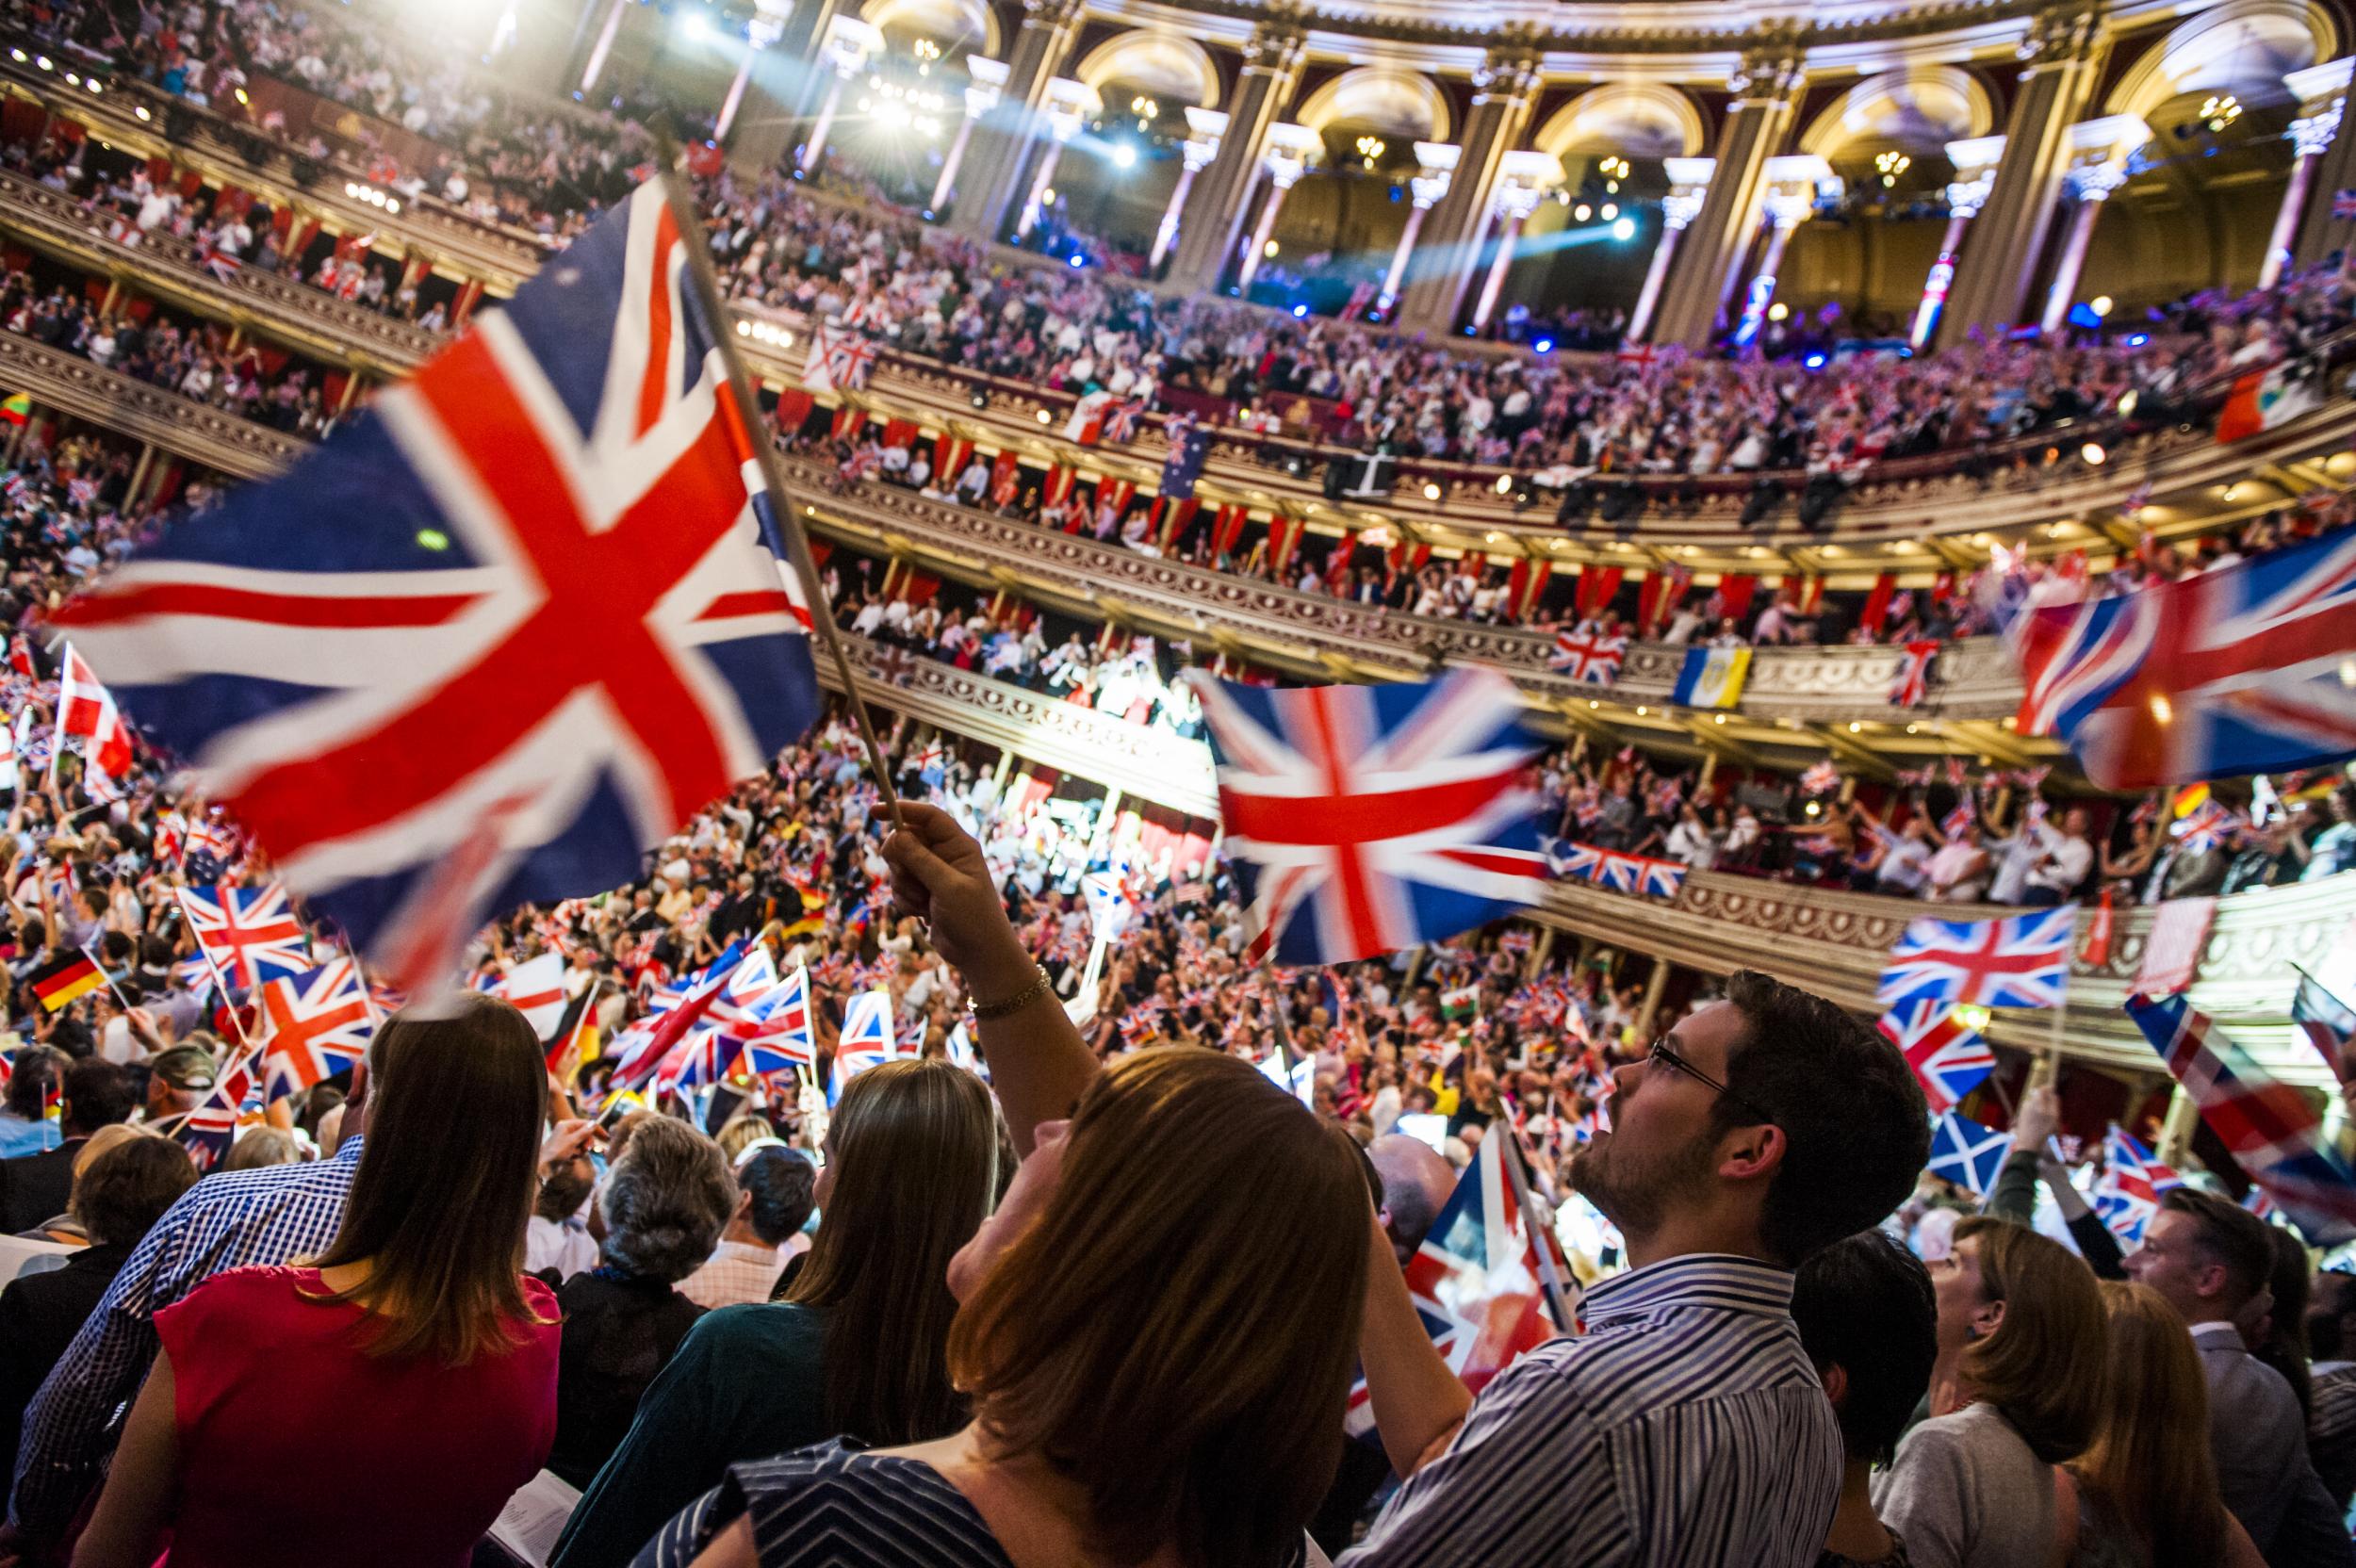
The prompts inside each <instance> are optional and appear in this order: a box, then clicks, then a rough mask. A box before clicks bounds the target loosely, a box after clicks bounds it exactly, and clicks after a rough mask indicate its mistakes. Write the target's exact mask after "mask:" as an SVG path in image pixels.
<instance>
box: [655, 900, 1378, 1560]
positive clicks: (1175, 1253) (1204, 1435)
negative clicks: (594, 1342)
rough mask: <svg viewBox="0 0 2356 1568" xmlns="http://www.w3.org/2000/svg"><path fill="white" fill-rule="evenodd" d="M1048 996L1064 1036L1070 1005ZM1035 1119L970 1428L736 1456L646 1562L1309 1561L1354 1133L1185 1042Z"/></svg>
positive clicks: (1350, 1305) (1344, 1298)
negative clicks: (864, 1444)
mask: <svg viewBox="0 0 2356 1568" xmlns="http://www.w3.org/2000/svg"><path fill="white" fill-rule="evenodd" d="M998 918H999V919H1000V920H1002V921H1003V920H1004V918H1005V917H1004V915H1003V914H1000V915H999V917H998ZM933 920H934V923H935V929H936V931H937V932H938V931H940V930H941V929H942V909H941V905H940V904H936V905H935V906H934V912H933ZM964 935H965V936H967V937H969V938H970V937H971V935H972V934H971V933H966V934H964ZM950 941H951V944H952V947H953V949H954V950H955V951H958V952H962V953H968V954H970V953H973V952H974V951H975V950H974V948H973V946H972V945H969V942H968V941H965V940H959V939H954V938H953V939H950ZM980 994H981V995H982V996H983V998H984V1000H985V1001H995V1000H997V999H996V998H994V997H992V996H990V993H989V992H987V991H984V992H981V993H980ZM1025 1010H1033V1011H1036V1012H1037V1014H1038V1016H1037V1018H1035V1019H1033V1020H1031V1021H1029V1027H1031V1028H1033V1029H1037V1030H1040V1031H1045V1030H1048V1029H1052V1028H1054V1027H1055V1023H1054V1020H1055V1019H1062V1018H1063V1014H1062V1011H1061V1009H1060V1008H1056V1009H1055V1011H1054V1013H1053V1016H1052V1018H1051V1017H1050V1015H1049V1014H1048V1012H1047V1010H1046V1009H1044V1008H1039V1009H1027V1008H1026V1009H1025ZM984 1026H985V1027H989V1026H990V1025H989V1024H988V1023H985V1025H984ZM1061 1029H1062V1032H1063V1033H1065V1034H1066V1035H1067V1036H1068V1039H1067V1040H1066V1041H1065V1042H1063V1044H1064V1046H1065V1048H1068V1049H1071V1050H1079V1051H1084V1050H1085V1047H1083V1046H1082V1045H1081V1044H1080V1040H1079V1037H1078V1035H1077V1033H1076V1032H1073V1031H1072V1025H1071V1022H1070V1021H1069V1020H1068V1019H1067V1020H1064V1021H1063V1022H1062V1025H1061ZM1025 1132H1026V1133H1035V1137H1036V1141H1035V1145H1034V1148H1033V1150H1032V1152H1031V1154H1030V1155H1029V1157H1028V1158H1026V1159H1025V1160H1024V1161H1023V1166H1022V1168H1021V1169H1020V1170H1019V1171H1018V1172H1017V1173H1016V1176H1015V1180H1014V1184H1013V1185H1012V1186H1011V1187H1010V1188H1009V1189H1008V1190H1007V1193H1006V1201H1005V1203H1004V1204H1003V1206H1002V1207H1001V1208H1000V1210H999V1212H998V1213H997V1214H996V1215H995V1216H994V1217H992V1218H991V1219H990V1221H989V1222H987V1223H985V1224H984V1225H983V1227H982V1229H981V1231H980V1232H979V1233H977V1234H976V1235H975V1236H974V1237H973V1241H971V1242H970V1243H968V1245H967V1246H966V1248H965V1250H963V1251H962V1252H960V1253H959V1254H958V1257H957V1264H956V1265H955V1266H953V1268H952V1270H951V1272H950V1283H951V1287H952V1288H953V1289H955V1290H957V1292H958V1293H959V1296H960V1299H961V1300H962V1303H963V1304H962V1305H961V1306H960V1308H959V1309H958V1312H957V1321H956V1324H955V1326H954V1327H953V1328H952V1330H951V1331H950V1337H949V1375H950V1380H951V1381H952V1382H953V1383H954V1384H955V1385H956V1386H957V1388H959V1389H962V1390H963V1391H964V1392H965V1394H966V1396H967V1397H968V1398H970V1399H971V1400H972V1403H973V1420H972V1421H971V1423H970V1424H968V1425H967V1426H966V1427H965V1428H964V1429H962V1430H959V1431H957V1432H956V1433H954V1434H953V1435H951V1436H948V1437H945V1438H942V1439H940V1440H938V1441H935V1442H930V1443H919V1444H912V1445H903V1446H894V1447H890V1448H882V1449H874V1450H869V1451H865V1452H861V1451H859V1450H856V1449H854V1448H851V1447H848V1446H844V1445H843V1444H842V1443H840V1442H833V1443H825V1444H820V1445H818V1446H815V1447H810V1448H804V1449H800V1450H798V1451H796V1452H794V1453H791V1454H785V1455H782V1456H779V1457H778V1458H776V1459H772V1460H767V1461H762V1462H753V1463H747V1464H737V1465H733V1466H731V1467H730V1468H729V1470H728V1475H727V1478H725V1479H724V1480H723V1481H722V1482H721V1484H720V1486H719V1487H718V1488H717V1489H716V1490H715V1491H712V1492H711V1493H708V1494H706V1495H704V1496H703V1497H702V1498H701V1499H699V1500H698V1501H697V1502H695V1504H694V1505H693V1506H692V1507H690V1508H689V1509H688V1510H687V1511H684V1512H683V1513H681V1514H680V1515H679V1517H677V1518H676V1519H674V1520H672V1521H671V1522H670V1523H668V1524H666V1525H665V1526H664V1527H663V1530H662V1532H661V1533H660V1534H659V1535H657V1536H656V1537H655V1539H654V1540H653V1542H651V1543H650V1544H648V1545H647V1547H646V1550H645V1551H644V1552H643V1553H641V1554H640V1556H639V1558H638V1563H639V1564H640V1565H641V1568H684V1565H686V1564H689V1563H694V1564H696V1565H697V1568H752V1565H754V1564H759V1565H761V1568H785V1565H798V1564H816V1563H840V1562H846V1561H851V1560H858V1561H877V1562H898V1561H908V1562H924V1563H927V1564H940V1565H943V1568H1007V1564H1009V1563H1011V1562H1015V1561H1021V1562H1038V1563H1142V1562H1156V1563H1202V1564H1212V1563H1219V1564H1236V1565H1241V1568H1251V1565H1259V1564H1267V1565H1269V1568H1275V1565H1279V1564H1284V1563H1289V1562H1297V1561H1299V1560H1300V1559H1301V1552H1302V1547H1303V1536H1302V1533H1301V1532H1302V1527H1303V1526H1304V1525H1305V1524H1306V1523H1307V1522H1308V1519H1309V1515H1310V1513H1311V1511H1313V1510H1314V1509H1315V1508H1316V1506H1317V1499H1318V1498H1319V1497H1320V1496H1321V1495H1323V1494H1324V1491H1325V1488H1326V1486H1327V1484H1328V1482H1330V1481H1331V1480H1332V1478H1333V1468H1334V1462H1335V1460H1336V1459H1337V1458H1338V1456H1339V1454H1340V1451H1341V1445H1342V1441H1343V1438H1342V1412H1343V1408H1344V1405H1345V1402H1346V1400H1347V1397H1348V1394H1349V1388H1350V1377H1351V1363H1352V1360H1353V1356H1352V1348H1351V1347H1352V1344H1353V1342H1354V1340H1355V1332H1354V1331H1355V1330H1356V1328H1357V1323H1356V1321H1355V1319H1356V1317H1357V1315H1358V1310H1359V1309H1358V1305H1357V1303H1358V1302H1359V1301H1360V1300H1361V1299H1362V1298H1363V1295H1364V1291H1365V1279H1366V1250H1367V1248H1368V1245H1369V1243H1370V1241H1371V1240H1372V1238H1373V1237H1374V1236H1376V1235H1377V1234H1379V1233H1377V1232H1375V1230H1374V1228H1373V1225H1372V1223H1371V1220H1372V1214H1373V1210H1372V1205H1371V1203H1370V1201H1369V1187H1368V1183H1367V1180H1366V1175H1365V1171H1364V1166H1363V1163H1362V1162H1361V1160H1360V1159H1359V1157H1358V1155H1357V1153H1356V1152H1355V1150H1354V1147H1353V1145H1352V1144H1351V1143H1350V1139H1349V1138H1348V1136H1347V1135H1345V1134H1343V1133H1342V1132H1341V1131H1339V1130H1338V1129H1336V1128H1334V1127H1333V1126H1330V1125H1328V1124H1326V1123H1324V1122H1322V1121H1321V1120H1320V1119H1318V1118H1317V1117H1316V1116H1314V1115H1313V1114H1312V1113H1310V1112H1309V1111H1308V1110H1307V1109H1306V1108H1305V1107H1303V1106H1302V1105H1301V1103H1299V1102H1298V1101H1296V1100H1294V1099H1293V1098H1292V1097H1291V1096H1290V1095H1288V1094H1286V1093H1284V1091H1283V1090H1281V1089H1278V1088H1277V1087H1275V1086H1273V1085H1271V1084H1270V1083H1268V1080H1267V1079H1266V1078H1264V1077H1262V1076H1261V1075H1260V1073H1259V1072H1258V1070H1255V1069H1254V1068H1252V1065H1251V1064H1250V1063H1248V1062H1242V1061H1238V1060H1236V1059H1235V1058H1234V1057H1230V1056H1225V1055H1220V1054H1216V1053H1212V1052H1207V1051H1200V1050H1194V1049H1191V1048H1187V1047H1183V1046H1181V1047H1162V1048H1156V1049H1153V1050H1147V1051H1142V1052H1139V1053H1137V1054H1134V1055H1131V1056H1127V1057H1123V1058H1122V1059H1121V1060H1120V1061H1118V1062H1116V1063H1114V1064H1113V1065H1112V1067H1111V1068H1109V1069H1108V1070H1105V1071H1104V1073H1103V1074H1102V1076H1101V1077H1099V1078H1097V1079H1096V1080H1095V1082H1094V1084H1093V1086H1091V1087H1089V1088H1088V1090H1087V1091H1086V1093H1084V1094H1083V1095H1082V1097H1081V1099H1080V1103H1079V1104H1078V1105H1077V1106H1076V1107H1075V1108H1074V1109H1073V1111H1072V1118H1071V1119H1070V1120H1069V1121H1068V1122H1065V1121H1053V1122H1047V1123H1045V1124H1043V1125H1035V1127H1033V1128H1026V1129H1025ZM1269 1192H1282V1193H1284V1200H1285V1201H1284V1202H1283V1203H1281V1204H1279V1203H1270V1202H1268V1201H1267V1195H1268V1193H1269ZM821 1520H823V1521H824V1522H825V1527H824V1529H823V1530H820V1529H817V1528H814V1526H815V1525H816V1523H817V1522H818V1521H821Z"/></svg>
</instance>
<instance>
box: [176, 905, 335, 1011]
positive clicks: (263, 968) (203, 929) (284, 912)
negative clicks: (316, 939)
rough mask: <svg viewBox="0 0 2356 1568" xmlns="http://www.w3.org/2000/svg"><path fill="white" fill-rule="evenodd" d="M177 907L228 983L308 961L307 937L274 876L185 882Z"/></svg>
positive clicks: (276, 974) (253, 980) (241, 983)
mask: <svg viewBox="0 0 2356 1568" xmlns="http://www.w3.org/2000/svg"><path fill="white" fill-rule="evenodd" d="M180 908H181V910H182V912H184V913H185V914H186V915H187V916H188V929H189V930H190V931H192V932H194V933H195V935H196V941H197V945H198V946H199V947H201V948H203V949H204V951H205V957H207V958H209V959H211V960H212V962H213V965H214V967H215V968H217V969H218V970H220V971H221V980H222V982H223V983H224V984H225V985H227V986H229V987H230V988H232V989H243V988H247V987H252V986H258V985H261V984H262V983H264V982H265V981H269V980H276V979H280V978H283V977H285V976H286V975H291V974H301V973H303V972H304V971H306V970H308V969H310V968H311V967H312V962H311V944H310V941H309V939H307V938H305V937H304V936H303V926H302V923H300V922H298V921H297V920H296V919H295V917H294V910H293V909H291V908H290V907H287V904H286V889H284V888H282V887H280V886H279V885H278V884H277V883H275V882H273V883H271V884H270V886H268V887H266V888H231V887H218V888H183V889H181V890H180Z"/></svg>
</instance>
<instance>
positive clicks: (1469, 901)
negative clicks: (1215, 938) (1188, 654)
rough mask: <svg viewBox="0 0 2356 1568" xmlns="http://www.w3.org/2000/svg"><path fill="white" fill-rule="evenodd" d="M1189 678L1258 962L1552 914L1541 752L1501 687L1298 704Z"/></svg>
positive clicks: (1308, 694) (1419, 690)
mask: <svg viewBox="0 0 2356 1568" xmlns="http://www.w3.org/2000/svg"><path fill="white" fill-rule="evenodd" d="M1190 678H1191V679H1192V680H1193V682H1194V690H1195V693H1196V694H1197V696H1199V697H1200V698H1201V700H1202V704H1203V717H1204V719H1206V720H1207V721H1208V723H1209V727H1210V731H1211V746H1212V750H1213V753H1214V755H1215V756H1216V758H1217V760H1218V762H1219V812H1220V816H1221V819H1222V821H1223V823H1224V825H1225V829H1226V850H1227V855H1228V861H1229V865H1230V867H1231V869H1232V870H1233V871H1234V872H1235V880H1236V884H1237V886H1238V888H1239V890H1241V892H1242V895H1243V904H1244V928H1245V931H1246V934H1247V937H1248V944H1247V948H1246V956H1247V957H1248V958H1249V959H1250V961H1252V962H1254V963H1257V962H1260V961H1262V960H1263V959H1266V958H1268V957H1271V956H1272V957H1273V958H1274V959H1275V961H1277V962H1278V963H1284V964H1331V963H1339V962H1342V961H1344V960H1346V959H1350V958H1366V957H1372V956H1374V955H1376V954H1379V953H1390V952H1396V951H1398V950H1399V949H1401V948H1408V947H1414V946H1415V945H1416V944H1417V943H1419V942H1429V941H1438V940H1440V939H1443V938H1447V937H1452V936H1455V935H1456V934H1457V933H1458V932H1461V931H1468V930H1470V929H1471V928H1472V927H1474V926H1476V925H1485V924H1487V923H1489V922H1490V921H1493V920H1496V919H1497V918H1498V917H1499V916H1501V915H1505V914H1508V913H1511V912H1512V911H1513V910H1515V909H1519V908H1525V907H1529V906H1530V905H1533V904H1536V903H1538V902H1539V901H1540V900H1541V899H1542V898H1544V897H1545V896H1546V861H1545V858H1544V857H1543V856H1541V855H1540V853H1539V850H1538V822H1537V815H1536V808H1537V804H1538V793H1537V791H1536V789H1535V788H1534V787H1533V786H1532V785H1531V783H1530V780H1529V779H1528V777H1527V771H1528V763H1529V761H1530V758H1531V757H1532V756H1534V755H1535V754H1536V752H1537V749H1538V746H1539V741H1538V738H1537V736H1536V735H1535V734H1534V733H1532V732H1531V731H1530V730H1529V729H1527V728H1525V727H1523V725H1522V720H1521V712H1522V708H1521V700H1520V697H1519V695H1518V694H1517V693H1516V691H1515V688H1514V686H1513V681H1511V680H1510V679H1508V678H1506V677H1505V676H1504V675H1502V674H1500V673H1498V672H1497V671H1495V670H1460V671H1457V672H1455V673H1453V674H1450V675H1448V676H1445V677H1443V678H1440V679H1438V680H1435V681H1431V682H1427V683H1421V684H1415V683H1402V684H1399V685H1388V686H1308V687H1301V688H1298V689H1294V690H1284V691H1279V690H1275V689H1271V688H1268V687H1258V686H1245V685H1238V684H1235V683H1234V682H1229V681H1219V680H1212V679H1210V678H1207V677H1204V676H1202V675H1200V674H1199V673H1198V674H1195V675H1193V676H1191V677H1190Z"/></svg>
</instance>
